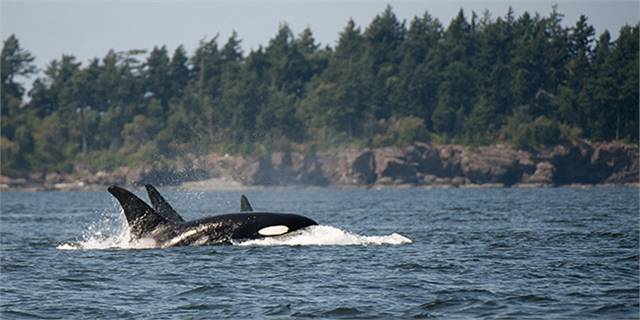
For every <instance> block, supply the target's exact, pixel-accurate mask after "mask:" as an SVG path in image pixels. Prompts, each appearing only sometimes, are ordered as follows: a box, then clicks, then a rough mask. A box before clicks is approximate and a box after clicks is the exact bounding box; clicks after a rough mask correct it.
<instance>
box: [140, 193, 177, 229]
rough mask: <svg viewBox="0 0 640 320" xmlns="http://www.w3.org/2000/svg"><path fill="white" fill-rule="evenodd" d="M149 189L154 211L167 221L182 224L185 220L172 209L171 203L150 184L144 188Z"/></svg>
mask: <svg viewBox="0 0 640 320" xmlns="http://www.w3.org/2000/svg"><path fill="white" fill-rule="evenodd" d="M144 187H145V188H146V189H147V194H149V199H151V204H152V205H153V209H154V210H155V211H156V212H157V213H158V214H160V215H161V216H163V217H165V218H166V219H167V220H169V221H171V222H175V223H182V222H184V219H182V217H181V216H180V215H179V214H178V213H177V212H176V210H174V209H173V207H171V205H170V204H169V202H167V200H165V199H164V198H163V197H162V196H161V195H160V192H158V190H156V188H155V187H154V186H152V185H150V184H148V185H146V186H144Z"/></svg>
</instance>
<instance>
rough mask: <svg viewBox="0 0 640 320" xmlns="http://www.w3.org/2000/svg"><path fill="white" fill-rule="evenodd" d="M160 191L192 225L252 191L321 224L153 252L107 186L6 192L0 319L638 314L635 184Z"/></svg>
mask: <svg viewBox="0 0 640 320" xmlns="http://www.w3.org/2000/svg"><path fill="white" fill-rule="evenodd" d="M159 189H160V191H161V192H162V193H163V195H164V196H165V198H166V199H167V200H168V201H169V202H170V203H172V204H173V207H174V208H175V209H176V210H177V211H178V212H179V213H180V214H181V215H182V216H183V217H184V218H185V219H186V220H191V219H197V218H202V217H205V216H209V215H215V214H220V213H228V212H237V211H239V207H240V196H241V194H246V196H247V197H248V198H249V200H250V201H251V204H252V205H253V207H254V209H255V210H259V211H274V212H288V213H298V214H301V215H305V216H308V217H310V218H312V219H314V220H315V221H317V222H318V223H319V224H320V225H319V226H314V227H311V228H308V229H305V230H301V231H298V232H295V233H293V234H287V235H284V236H280V237H274V238H266V239H259V240H247V241H236V242H234V243H233V244H230V245H213V246H188V247H174V248H164V249H159V248H154V245H153V242H152V241H143V240H141V241H131V236H130V235H129V231H128V227H127V224H126V222H125V219H124V216H123V213H122V210H121V209H120V207H119V205H118V204H117V202H116V201H115V199H113V198H112V197H111V195H110V194H109V193H107V192H106V190H104V191H103V192H2V193H1V194H0V204H1V207H0V209H1V215H0V232H1V233H0V240H1V243H0V258H1V264H0V306H1V308H0V318H1V319H307V318H309V319H638V318H639V316H640V314H639V300H640V299H639V292H640V291H639V290H640V288H639V283H640V282H639V281H640V277H639V271H640V269H639V255H638V253H639V234H640V221H639V220H640V218H639V215H640V213H639V210H640V209H639V190H638V188H626V187H590V188H568V187H567V188H546V189H508V188H498V189H379V190H375V189H332V188H293V187H292V188H274V189H270V188H265V189H247V190H242V191H189V190H181V189H178V188H162V187H161V188H159ZM135 192H136V194H138V195H139V196H140V197H141V198H143V199H147V198H146V194H144V193H143V191H141V190H137V191H135Z"/></svg>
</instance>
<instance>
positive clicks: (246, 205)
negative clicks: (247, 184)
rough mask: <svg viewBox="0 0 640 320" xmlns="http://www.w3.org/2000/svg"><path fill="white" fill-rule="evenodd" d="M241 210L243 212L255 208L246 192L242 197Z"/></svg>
mask: <svg viewBox="0 0 640 320" xmlns="http://www.w3.org/2000/svg"><path fill="white" fill-rule="evenodd" d="M240 211H242V212H245V211H253V208H252V207H251V204H250V203H249V200H248V199H247V197H245V196H244V194H243V195H242V196H241V197H240Z"/></svg>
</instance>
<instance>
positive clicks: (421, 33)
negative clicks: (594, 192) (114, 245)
mask: <svg viewBox="0 0 640 320" xmlns="http://www.w3.org/2000/svg"><path fill="white" fill-rule="evenodd" d="M562 18H563V15H562V14H560V13H559V12H557V11H556V10H555V8H554V10H553V11H552V12H551V13H550V14H549V15H548V16H540V15H538V14H536V15H531V14H529V13H526V12H525V13H524V14H522V15H521V16H519V17H515V16H514V13H513V11H512V10H509V12H508V13H507V14H506V15H505V16H504V17H498V18H495V19H494V18H492V17H491V16H490V14H489V13H488V12H485V13H484V14H482V15H481V16H478V15H476V14H475V13H472V14H471V15H470V16H466V15H465V14H464V12H463V11H462V10H460V12H459V14H458V15H457V16H456V17H455V18H454V19H453V20H452V21H451V22H450V23H449V24H448V26H446V27H445V26H444V25H443V24H442V23H441V22H440V21H438V19H436V18H433V17H431V16H430V15H429V14H428V13H424V15H422V16H420V17H414V18H413V19H412V20H411V21H410V22H405V21H400V20H398V18H397V17H396V16H395V14H394V13H393V11H392V9H391V8H390V7H387V9H386V10H385V11H384V12H382V13H381V14H379V15H378V16H376V17H375V18H374V19H373V21H371V23H370V24H369V25H368V26H367V27H366V28H360V27H358V26H356V24H355V23H354V22H353V21H351V20H350V21H348V22H347V25H346V26H345V27H344V29H343V31H342V32H341V33H340V36H339V40H338V42H337V44H336V45H335V46H334V47H329V46H326V47H322V46H320V45H319V44H318V43H317V42H316V41H315V40H314V37H313V33H312V31H311V30H309V29H308V28H307V29H305V30H304V31H303V32H302V33H300V34H299V35H297V36H296V35H294V34H293V32H292V30H290V28H289V27H288V26H287V25H286V24H284V25H281V26H280V28H279V30H278V31H277V34H276V35H275V37H274V38H273V39H271V40H270V41H269V43H268V44H267V45H266V47H259V48H257V49H255V50H251V51H250V52H249V53H248V54H246V55H245V54H243V52H242V50H241V47H240V43H241V42H240V41H241V40H240V39H239V37H238V35H237V34H236V33H233V34H232V35H231V37H230V38H229V39H227V40H226V41H224V42H220V40H219V39H218V37H217V36H216V37H214V38H212V39H205V40H202V41H201V42H200V44H199V46H198V47H197V49H196V50H195V52H194V53H193V54H192V55H189V54H188V53H187V52H186V51H185V50H184V48H183V47H182V46H180V47H178V48H177V49H175V51H174V52H172V53H170V52H168V51H167V48H166V47H165V46H162V47H155V48H153V50H151V51H150V52H149V53H147V52H145V51H141V50H131V51H127V52H114V51H109V52H108V53H107V54H106V56H105V57H104V58H102V59H97V58H96V59H93V60H91V61H89V62H88V63H84V64H83V63H81V62H79V61H77V59H76V58H75V57H74V56H72V55H63V56H62V57H61V58H60V59H57V60H54V61H52V62H51V63H49V64H48V66H47V67H46V70H44V74H43V75H42V76H40V77H38V78H37V79H36V80H35V82H34V83H33V88H32V89H31V90H30V91H29V92H28V97H29V99H28V101H23V96H24V93H25V92H24V90H25V89H24V87H23V86H22V85H21V83H20V81H21V79H24V78H25V77H29V76H33V75H34V74H36V69H35V67H34V66H33V59H34V58H33V56H32V55H31V54H30V53H29V52H28V51H27V50H25V49H23V48H21V47H20V45H19V42H18V39H17V38H16V37H15V36H13V35H12V36H10V37H9V38H8V39H7V40H6V41H5V42H4V45H3V48H2V61H1V70H2V79H1V80H2V88H1V91H0V93H1V112H2V123H1V125H2V128H1V129H2V130H1V132H2V136H1V138H0V145H1V148H2V149H1V156H2V159H1V160H2V163H1V164H2V168H1V170H2V174H10V175H14V174H20V173H25V172H34V171H37V172H45V171H52V170H54V171H70V170H73V167H74V166H77V165H82V166H84V167H88V168H92V169H98V168H101V169H109V168H113V167H117V166H120V165H130V166H132V165H133V166H140V165H147V166H152V165H163V164H165V163H167V162H168V161H173V160H175V159H176V158H178V157H180V156H182V155H185V154H187V153H196V154H202V153H207V152H211V151H219V152H230V153H254V154H255V153H258V154H264V153H266V152H271V151H274V150H290V149H297V150H299V151H303V152H313V150H317V149H319V148H320V149H322V148H326V147H329V146H335V145H341V144H361V145H363V144H368V145H371V146H384V145H394V144H405V143H410V142H413V141H419V140H422V141H428V140H431V141H436V142H455V143H463V144H487V143H496V142H507V143H512V144H513V145H514V146H516V147H520V148H535V147H538V146H541V145H550V144H555V143H560V142H562V141H564V140H570V139H575V138H586V139H591V140H606V141H608V140H614V139H615V140H618V139H621V140H626V141H628V142H637V141H638V130H639V129H638V108H639V107H638V106H639V104H638V85H639V84H638V68H639V66H638V52H639V47H638V39H639V34H638V29H639V25H638V24H636V25H635V26H624V27H622V28H621V29H620V31H619V35H618V38H617V39H611V35H610V34H609V32H608V31H604V32H603V33H602V34H600V35H599V36H598V38H597V39H596V34H595V30H594V28H593V27H592V26H591V25H590V24H589V23H588V21H587V18H586V17H584V16H581V17H580V18H579V20H578V21H577V22H576V23H575V25H574V26H572V27H563V26H562ZM300 149H303V150H300Z"/></svg>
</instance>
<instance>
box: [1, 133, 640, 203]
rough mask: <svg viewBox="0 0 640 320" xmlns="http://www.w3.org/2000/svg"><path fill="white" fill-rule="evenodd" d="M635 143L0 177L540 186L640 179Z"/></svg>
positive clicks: (45, 185)
mask: <svg viewBox="0 0 640 320" xmlns="http://www.w3.org/2000/svg"><path fill="white" fill-rule="evenodd" d="M638 154H639V152H638V146H637V145H628V144H623V143H619V142H610V143H589V142H579V143H574V144H570V145H558V146H554V147H548V148H544V149H539V150H536V151H526V150H515V149H513V148H511V147H508V146H504V145H491V146H482V147H468V146H461V145H438V144H427V143H415V144H412V145H410V146H406V147H403V148H399V147H386V148H375V149H370V148H360V149H358V148H339V149H334V150H329V151H323V152H318V153H316V154H306V155H302V154H299V153H295V152H292V153H281V152H277V153H273V154H271V155H270V156H266V157H252V156H245V157H243V156H235V155H220V154H209V155H206V156H195V155H189V156H187V157H186V158H185V159H184V160H182V161H178V162H176V164H175V165H174V166H173V167H171V168H167V169H163V170H158V169H152V168H139V169H132V168H127V167H120V168H117V169H116V170H113V171H111V172H105V171H99V172H89V171H86V170H76V171H75V172H73V173H58V172H53V173H46V174H44V173H33V174H30V175H28V176H21V177H7V176H1V177H0V190H2V191H46V190H58V191H102V190H104V189H105V188H106V186H108V185H112V184H117V185H122V186H128V187H136V186H143V185H144V184H147V183H151V184H155V185H159V186H174V187H178V188H181V189H191V190H243V189H248V188H262V187H289V186H295V187H300V186H321V187H325V186H330V187H356V188H410V187H418V188H502V187H514V188H541V187H555V186H570V187H589V186H618V185H622V186H633V187H638V186H640V183H639V181H640V180H639V174H638V173H639V170H640V169H639V168H640V166H639V164H638V158H639V156H638Z"/></svg>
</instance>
